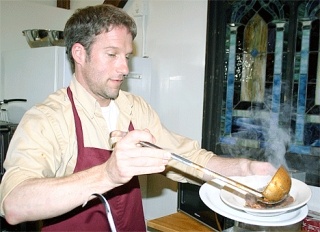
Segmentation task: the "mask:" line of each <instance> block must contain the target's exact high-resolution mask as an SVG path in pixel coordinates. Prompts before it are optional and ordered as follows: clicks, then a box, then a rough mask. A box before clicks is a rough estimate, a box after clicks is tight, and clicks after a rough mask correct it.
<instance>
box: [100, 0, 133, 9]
mask: <svg viewBox="0 0 320 232" xmlns="http://www.w3.org/2000/svg"><path fill="white" fill-rule="evenodd" d="M127 1H128V0H105V1H104V2H103V4H111V5H114V6H116V7H119V8H123V7H124V6H125V5H126V3H127Z"/></svg>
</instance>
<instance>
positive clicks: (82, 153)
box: [42, 88, 146, 231]
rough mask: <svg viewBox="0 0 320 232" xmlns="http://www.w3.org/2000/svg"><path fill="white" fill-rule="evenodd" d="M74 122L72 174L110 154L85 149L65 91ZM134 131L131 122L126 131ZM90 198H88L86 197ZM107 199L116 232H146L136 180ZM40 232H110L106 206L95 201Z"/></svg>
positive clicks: (75, 114)
mask: <svg viewBox="0 0 320 232" xmlns="http://www.w3.org/2000/svg"><path fill="white" fill-rule="evenodd" d="M67 92H68V96H69V98H70V101H71V104H72V110H73V115H74V119H75V126H76V134H77V142H78V158H77V163H76V167H75V170H74V172H79V171H82V170H85V169H88V168H91V167H93V166H96V165H99V164H102V163H104V162H106V161H107V160H108V159H109V157H110V156H111V155H112V151H109V150H103V149H99V148H93V147H84V143H83V132H82V126H81V121H80V117H79V115H78V112H77V110H76V107H75V104H74V100H73V96H72V92H71V90H70V88H68V89H67ZM131 130H133V125H132V123H131V122H130V125H129V131H131ZM88 197H89V196H88ZM104 197H105V198H106V199H107V201H108V203H109V205H110V208H111V213H112V216H113V220H114V223H115V226H116V228H117V231H146V225H145V221H144V214H143V208H142V200H141V199H142V198H141V191H140V186H139V180H138V177H136V176H135V177H133V178H132V179H131V180H130V181H129V182H128V183H126V184H124V185H122V186H119V187H117V188H114V189H112V190H110V191H109V192H107V193H105V194H104ZM42 231H111V230H110V227H109V223H108V220H107V216H106V212H105V207H104V205H103V204H102V203H101V201H100V200H99V199H98V198H95V199H93V200H91V201H89V202H88V203H87V205H86V206H85V207H82V206H79V207H77V208H76V209H74V210H72V211H71V212H69V213H66V214H64V215H62V216H59V217H56V218H53V219H49V220H46V221H45V222H44V227H43V229H42Z"/></svg>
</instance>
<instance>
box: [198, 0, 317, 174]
mask: <svg viewBox="0 0 320 232" xmlns="http://www.w3.org/2000/svg"><path fill="white" fill-rule="evenodd" d="M210 4H213V5H214V7H216V8H219V12H220V11H224V12H225V14H224V15H221V14H220V15H219V16H218V17H220V18H218V17H217V16H215V15H213V12H212V11H209V16H208V17H209V18H210V17H212V18H213V19H212V21H213V23H215V25H214V26H212V25H211V24H210V25H209V27H208V28H209V29H208V30H209V31H211V34H210V33H209V34H208V39H210V40H212V41H211V43H209V45H208V49H215V53H213V52H212V51H208V53H207V67H206V70H207V71H206V82H205V83H206V86H205V92H206V93H207V94H206V95H205V104H204V126H203V129H204V132H203V146H204V147H205V148H207V149H212V150H214V151H215V152H217V153H220V154H223V155H232V156H246V157H249V158H250V157H253V158H256V159H265V160H269V161H271V162H273V163H275V164H278V163H281V162H284V159H285V158H286V156H288V154H295V155H299V157H300V155H307V156H310V157H311V156H312V159H314V160H316V163H317V164H318V166H317V167H318V172H319V157H320V58H319V53H320V49H319V44H320V39H319V33H320V32H319V21H320V4H319V1H318V0H299V1H298V0H297V1H280V0H270V1H264V0H250V1H248V0H234V1H216V2H214V3H210ZM210 4H209V5H210ZM212 9H213V11H215V10H214V8H212ZM216 12H218V10H216ZM212 21H211V22H212ZM209 23H210V19H209ZM210 27H211V30H210ZM217 33H219V34H217ZM218 35H219V37H221V38H216V37H215V36H218ZM212 54H215V55H214V58H213V57H212V56H213V55H212ZM221 60H222V62H221ZM208 66H210V67H208ZM213 96H218V97H213ZM213 99H214V101H219V102H214V101H213ZM212 111H215V112H217V111H218V113H214V112H212ZM217 115H218V116H217ZM212 141H213V142H212ZM292 157H293V156H292ZM310 157H309V158H310ZM314 157H315V158H314ZM318 176H319V173H318Z"/></svg>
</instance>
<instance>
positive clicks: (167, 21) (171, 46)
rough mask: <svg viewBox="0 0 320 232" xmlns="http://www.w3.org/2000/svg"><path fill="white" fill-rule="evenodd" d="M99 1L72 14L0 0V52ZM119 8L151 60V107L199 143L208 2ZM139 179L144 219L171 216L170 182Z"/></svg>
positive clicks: (87, 1) (134, 0)
mask: <svg viewBox="0 0 320 232" xmlns="http://www.w3.org/2000/svg"><path fill="white" fill-rule="evenodd" d="M9 2H10V3H9ZM102 2H103V0H101V1H96V0H71V10H64V9H59V8H56V7H54V6H55V0H42V1H41V0H38V1H34V0H28V2H26V1H24V0H19V2H18V0H17V1H6V0H1V51H3V50H10V49H18V48H27V47H28V45H27V43H26V41H25V38H24V37H23V36H22V34H21V31H22V30H23V29H28V28H49V29H63V27H64V23H65V22H66V20H67V18H68V17H69V15H71V13H72V12H73V10H74V9H75V8H78V7H85V6H87V5H96V4H99V3H102ZM42 3H43V4H42ZM141 4H145V7H146V11H145V12H146V14H144V17H143V16H141V15H137V14H136V13H135V12H136V10H137V7H138V8H139V6H141ZM18 5H19V6H20V7H19V6H18ZM13 6H14V7H13ZM17 8H18V10H16V9H17ZM124 9H125V10H126V11H127V12H128V13H129V14H130V15H132V16H133V17H134V19H135V20H136V22H137V25H138V36H137V38H136V40H135V45H136V49H137V55H138V56H148V57H150V58H151V60H152V71H153V74H152V99H151V103H152V105H153V107H154V108H155V109H156V111H157V112H158V113H159V116H160V118H162V121H163V123H164V125H165V126H166V127H168V128H169V129H171V130H173V131H175V132H177V133H179V134H182V135H185V136H188V137H190V138H193V139H195V140H197V141H199V142H200V141H201V127H202V105H203V85H204V66H205V43H206V17H207V16H206V14H207V1H206V0H187V1H186V0H171V1H169V0H152V1H149V0H130V1H128V2H127V4H126V6H125V7H124ZM48 11H50V12H51V13H50V14H49V13H48ZM52 11H53V12H54V13H52ZM48 15H54V16H52V17H51V16H50V17H48ZM143 32H144V33H143ZM0 68H1V67H0ZM0 87H1V86H0ZM0 99H1V94H0ZM142 179H143V181H144V182H147V186H143V188H144V189H143V193H144V199H143V201H144V207H145V214H146V218H147V219H152V218H156V217H160V216H163V215H166V214H170V213H173V212H176V209H177V192H176V191H177V184H176V183H175V182H173V181H170V180H168V179H166V178H164V177H162V176H159V175H150V176H144V177H143V178H142ZM145 188H146V189H145Z"/></svg>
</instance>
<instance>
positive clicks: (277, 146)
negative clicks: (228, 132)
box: [222, 90, 291, 168]
mask: <svg viewBox="0 0 320 232" xmlns="http://www.w3.org/2000/svg"><path fill="white" fill-rule="evenodd" d="M271 96H272V94H271V90H267V91H266V95H265V99H264V102H263V103H255V104H254V103H253V104H252V106H251V107H250V108H249V109H247V111H248V112H250V117H237V118H234V120H233V125H234V126H235V127H237V130H236V132H234V133H232V137H234V138H236V140H237V142H236V144H238V145H240V147H241V148H240V149H239V146H237V149H234V148H230V147H229V146H225V145H222V151H223V153H224V154H228V155H231V156H237V155H239V153H241V155H242V156H243V155H245V156H246V157H247V158H253V157H254V158H258V159H259V160H265V161H268V162H270V163H272V164H273V165H274V166H275V167H279V166H280V165H283V166H285V167H286V168H287V163H286V160H285V154H286V151H287V148H288V146H289V143H290V140H291V137H290V131H289V129H287V128H286V127H287V126H281V122H280V121H279V118H281V115H280V114H279V115H276V114H275V115H272V112H271V102H272V99H271ZM288 110H290V106H285V105H281V114H284V115H290V114H289V112H287V111H288ZM250 141H251V142H250ZM252 148H254V149H253V150H254V151H253V152H251V153H255V154H253V155H252V154H249V153H250V152H249V151H250V150H251V151H252ZM250 156H251V157H250Z"/></svg>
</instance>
